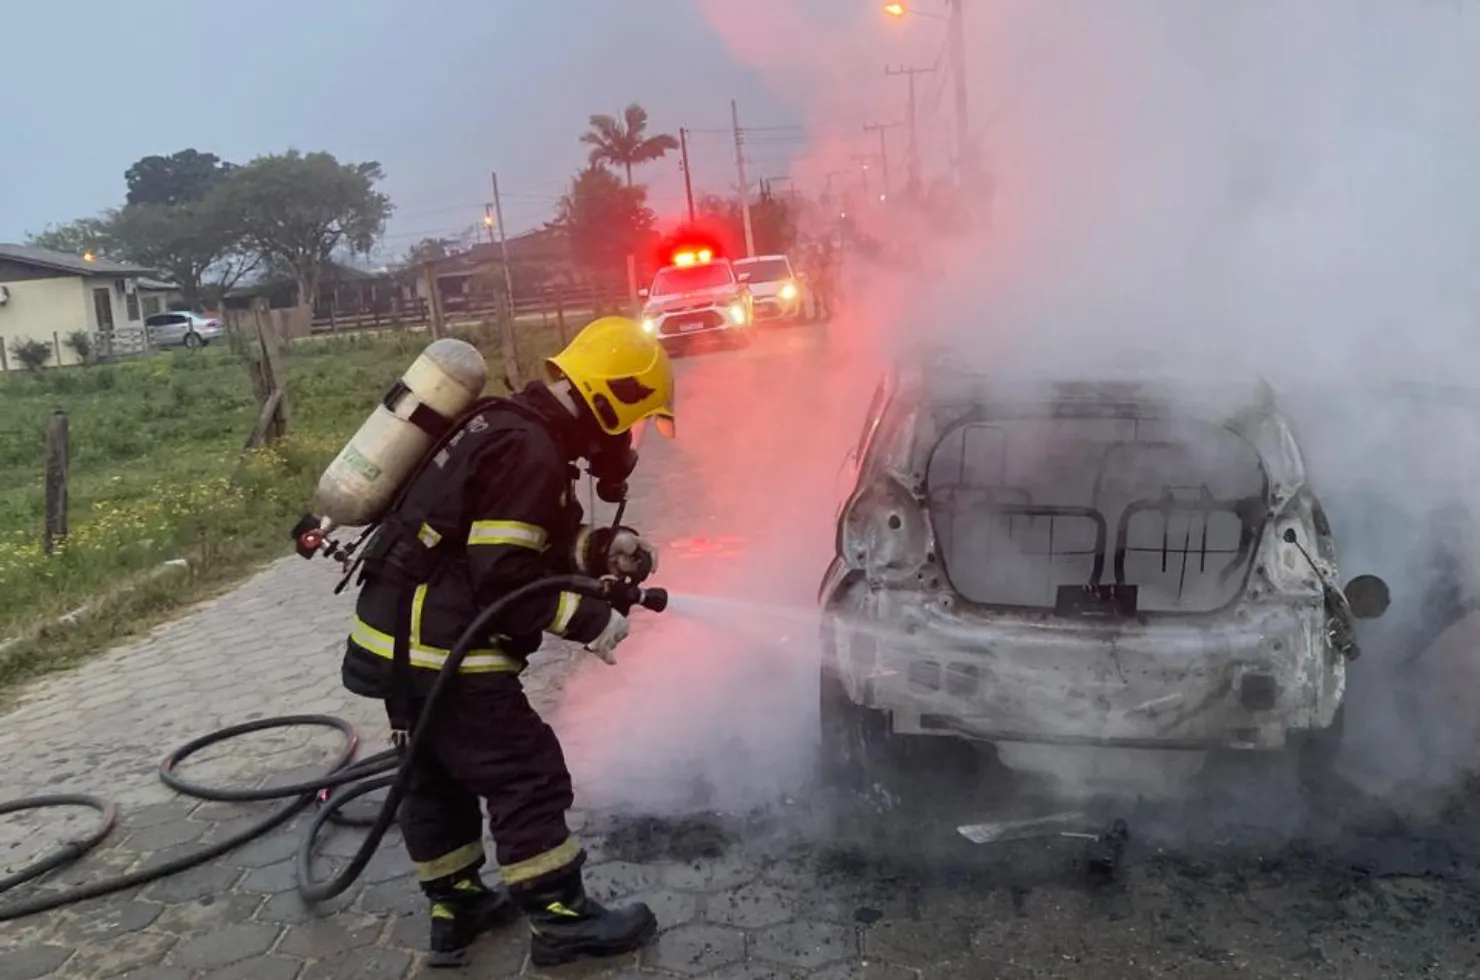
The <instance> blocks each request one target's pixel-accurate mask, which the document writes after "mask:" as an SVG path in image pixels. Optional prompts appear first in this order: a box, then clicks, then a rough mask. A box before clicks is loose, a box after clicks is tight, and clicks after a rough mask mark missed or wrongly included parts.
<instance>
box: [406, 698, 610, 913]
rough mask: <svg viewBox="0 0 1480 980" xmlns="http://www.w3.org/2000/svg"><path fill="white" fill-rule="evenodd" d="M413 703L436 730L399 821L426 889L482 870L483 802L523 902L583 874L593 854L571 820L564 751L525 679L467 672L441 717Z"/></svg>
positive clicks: (508, 880) (419, 717) (505, 869)
mask: <svg viewBox="0 0 1480 980" xmlns="http://www.w3.org/2000/svg"><path fill="white" fill-rule="evenodd" d="M412 707H413V718H414V719H415V721H414V723H413V724H414V725H417V726H419V725H422V724H426V723H430V724H431V725H432V729H431V734H430V735H429V737H428V740H429V744H428V746H427V748H426V749H425V750H424V754H423V757H422V759H421V761H420V762H418V763H417V764H416V767H415V769H414V770H413V772H412V774H411V780H410V783H409V785H408V787H407V791H406V796H405V797H404V798H403V800H402V802H401V810H400V814H399V819H400V826H401V834H402V836H403V837H404V838H405V841H406V850H407V852H408V853H409V854H410V857H411V860H412V862H413V864H414V865H415V867H416V872H417V877H418V879H419V880H420V881H421V883H422V886H423V887H424V888H426V889H427V890H428V891H437V890H438V889H439V888H441V887H442V886H445V885H447V884H449V883H451V882H453V881H455V880H457V879H458V878H462V877H465V876H467V875H470V874H476V873H477V871H478V869H479V868H481V867H482V866H483V864H484V861H485V856H484V851H483V826H482V824H483V821H482V813H481V811H480V807H479V801H480V800H482V801H483V802H484V803H486V805H487V807H488V826H489V830H490V832H491V833H492V836H493V840H494V845H495V848H496V854H497V858H498V863H499V869H500V871H501V873H502V876H503V879H504V883H505V884H507V885H508V886H509V888H510V889H511V891H513V892H514V893H515V894H516V896H518V895H521V894H522V895H527V894H530V893H534V892H539V891H541V890H542V889H545V888H547V887H550V886H552V885H556V883H558V882H563V881H564V880H567V879H568V878H569V876H570V875H572V874H575V873H578V872H579V870H580V867H581V864H582V862H583V860H584V857H585V855H584V853H583V852H582V850H581V848H580V845H579V843H578V842H577V841H576V840H575V839H574V838H573V837H572V836H571V834H570V830H569V828H568V827H567V825H566V822H565V814H566V811H568V810H569V809H570V807H571V804H572V803H573V802H574V796H573V794H572V791H571V781H570V771H569V770H568V769H567V768H566V765H565V755H564V753H563V752H562V751H561V748H560V741H559V739H557V738H556V736H555V732H554V730H553V729H551V728H550V726H549V725H547V724H546V723H545V721H544V719H542V718H541V717H540V716H539V713H538V712H536V711H535V710H534V707H533V706H532V705H531V704H530V703H529V699H528V698H527V697H525V694H524V687H523V685H522V684H520V682H519V678H518V676H517V675H515V674H513V673H489V674H477V675H462V676H459V677H458V678H457V680H456V682H455V683H454V684H452V685H451V687H450V688H449V690H448V691H447V692H446V694H444V695H443V701H442V703H441V704H440V705H439V706H438V707H439V710H438V712H437V715H436V717H435V718H426V717H424V713H423V709H424V707H425V701H423V700H420V699H417V700H414V701H413V702H412Z"/></svg>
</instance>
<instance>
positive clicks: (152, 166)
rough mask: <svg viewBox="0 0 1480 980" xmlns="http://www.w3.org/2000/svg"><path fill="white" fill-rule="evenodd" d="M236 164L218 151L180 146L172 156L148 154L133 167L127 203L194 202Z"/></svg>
mask: <svg viewBox="0 0 1480 980" xmlns="http://www.w3.org/2000/svg"><path fill="white" fill-rule="evenodd" d="M234 169H235V167H234V166H233V165H232V164H230V163H227V162H226V161H224V160H222V159H221V158H220V157H218V156H216V154H214V153H199V152H197V151H196V150H193V149H190V150H180V151H179V152H178V153H171V154H170V155H169V156H147V157H144V158H143V159H142V160H140V161H138V162H137V163H135V164H134V165H133V166H132V167H129V168H128V170H127V171H125V172H124V175H123V179H124V180H125V181H126V182H127V183H128V200H127V202H126V203H127V204H131V205H133V204H154V205H164V206H168V207H173V206H176V205H181V204H194V203H196V202H198V201H203V200H205V198H206V196H207V195H208V194H210V192H211V191H213V190H215V189H216V188H217V187H219V186H221V183H222V181H224V180H225V179H226V178H227V177H228V176H229V175H230V174H231V172H232V170H234Z"/></svg>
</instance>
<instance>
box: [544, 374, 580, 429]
mask: <svg viewBox="0 0 1480 980" xmlns="http://www.w3.org/2000/svg"><path fill="white" fill-rule="evenodd" d="M545 387H546V388H549V389H550V394H552V395H554V396H555V400H556V401H558V402H559V403H560V404H561V407H563V408H564V409H565V410H566V411H567V412H569V413H570V417H571V418H573V419H578V418H580V417H581V409H580V406H578V405H577V404H576V394H575V391H573V390H572V389H571V385H570V381H569V380H567V379H565V378H561V379H560V380H559V381H547V382H545Z"/></svg>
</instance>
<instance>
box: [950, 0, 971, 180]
mask: <svg viewBox="0 0 1480 980" xmlns="http://www.w3.org/2000/svg"><path fill="white" fill-rule="evenodd" d="M947 2H948V3H949V4H950V5H951V19H950V35H951V36H950V46H951V62H952V70H953V72H954V74H955V76H956V78H955V81H956V174H957V180H958V182H964V177H965V175H966V173H967V172H968V171H969V170H971V169H972V161H971V159H970V157H971V150H970V148H969V142H970V138H969V137H968V136H967V125H966V34H965V30H964V27H963V17H962V11H961V0H947Z"/></svg>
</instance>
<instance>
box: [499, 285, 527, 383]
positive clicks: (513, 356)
mask: <svg viewBox="0 0 1480 980" xmlns="http://www.w3.org/2000/svg"><path fill="white" fill-rule="evenodd" d="M494 310H495V313H494V316H495V317H496V318H497V320H496V322H497V323H498V339H499V359H500V360H502V361H503V367H504V384H505V385H506V386H507V387H508V389H509V391H510V392H511V393H512V392H516V391H519V390H520V389H522V388H523V387H524V378H523V371H522V370H521V369H520V367H519V345H518V344H517V342H516V341H515V340H514V310H513V307H512V305H511V304H510V303H509V297H508V294H507V293H504V292H502V291H500V292H498V293H497V294H495V296H494Z"/></svg>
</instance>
